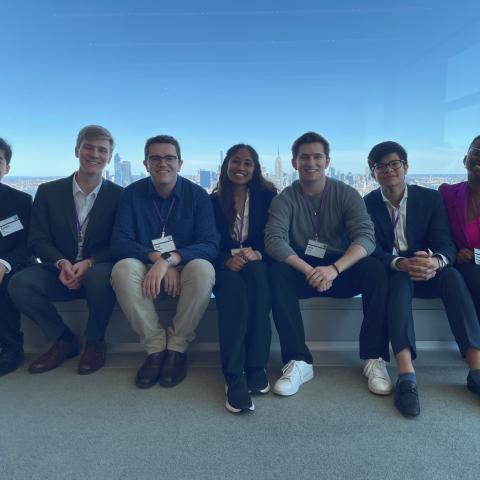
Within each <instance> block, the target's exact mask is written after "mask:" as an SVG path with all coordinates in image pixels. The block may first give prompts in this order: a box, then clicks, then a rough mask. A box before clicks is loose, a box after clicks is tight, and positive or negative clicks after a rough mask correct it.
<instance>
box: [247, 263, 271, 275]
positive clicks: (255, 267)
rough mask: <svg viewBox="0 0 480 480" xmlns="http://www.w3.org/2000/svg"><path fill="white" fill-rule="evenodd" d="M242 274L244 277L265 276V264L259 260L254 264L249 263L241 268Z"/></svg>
mask: <svg viewBox="0 0 480 480" xmlns="http://www.w3.org/2000/svg"><path fill="white" fill-rule="evenodd" d="M243 272H244V274H245V275H247V276H249V275H252V276H258V275H266V274H267V265H266V264H265V262H262V261H261V260H258V261H255V262H249V263H247V264H246V265H245V267H244V268H243Z"/></svg>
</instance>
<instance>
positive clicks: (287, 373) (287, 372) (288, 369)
mask: <svg viewBox="0 0 480 480" xmlns="http://www.w3.org/2000/svg"><path fill="white" fill-rule="evenodd" d="M294 368H295V360H290V361H289V362H288V363H287V364H286V365H285V366H284V367H283V368H282V376H283V377H287V378H290V377H291V376H292V374H293V369H294Z"/></svg>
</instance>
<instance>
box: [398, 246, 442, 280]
mask: <svg viewBox="0 0 480 480" xmlns="http://www.w3.org/2000/svg"><path fill="white" fill-rule="evenodd" d="M396 267H397V268H398V269H399V270H400V271H402V272H406V273H408V274H409V275H410V278H411V279H412V280H413V281H415V282H424V281H426V280H430V279H431V278H433V277H434V276H435V275H436V274H437V270H438V268H439V262H438V259H437V258H436V257H432V255H431V253H429V252H425V251H418V252H414V253H413V257H409V258H402V259H401V260H399V261H398V262H397V263H396Z"/></svg>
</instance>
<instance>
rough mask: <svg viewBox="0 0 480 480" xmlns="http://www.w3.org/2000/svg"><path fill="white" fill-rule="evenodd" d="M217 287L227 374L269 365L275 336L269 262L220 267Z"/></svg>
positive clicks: (217, 274) (220, 338) (220, 337)
mask: <svg viewBox="0 0 480 480" xmlns="http://www.w3.org/2000/svg"><path fill="white" fill-rule="evenodd" d="M213 291H214V293H215V298H216V303H217V311H218V331H219V341H220V358H221V361H222V370H223V373H224V375H225V377H226V378H227V379H228V378H229V377H230V376H236V375H241V374H242V373H243V372H244V371H247V370H249V369H253V368H265V366H266V364H267V361H268V356H269V353H270V341H271V336H272V331H271V325H270V303H271V302H270V287H269V284H268V272H267V266H266V264H265V263H264V262H263V261H255V262H249V263H247V264H246V265H245V267H244V268H243V269H242V270H241V271H240V272H232V271H231V270H229V269H226V268H222V269H218V270H217V271H216V284H215V287H214V290H213Z"/></svg>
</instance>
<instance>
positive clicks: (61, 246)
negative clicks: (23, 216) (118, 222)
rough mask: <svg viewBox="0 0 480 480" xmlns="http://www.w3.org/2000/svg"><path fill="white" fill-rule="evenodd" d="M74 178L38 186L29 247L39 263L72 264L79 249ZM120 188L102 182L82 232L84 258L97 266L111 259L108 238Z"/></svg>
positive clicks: (104, 181) (108, 182)
mask: <svg viewBox="0 0 480 480" xmlns="http://www.w3.org/2000/svg"><path fill="white" fill-rule="evenodd" d="M72 182H73V175H70V176H69V177H67V178H62V179H60V180H54V181H53V182H47V183H43V184H42V185H40V186H39V187H38V190H37V194H36V195H35V200H34V202H33V210H32V220H31V223H30V232H29V236H28V246H29V248H31V249H32V251H33V252H34V254H35V255H36V256H37V257H39V258H40V260H41V261H42V262H45V263H47V262H52V263H55V262H57V261H58V260H60V259H61V258H66V259H68V260H70V262H72V263H73V262H74V261H75V258H76V256H77V250H78V235H77V220H76V214H77V213H76V210H75V202H74V199H73V191H72V188H73V187H72ZM122 190H123V189H122V187H120V186H119V185H115V184H114V183H112V182H110V181H108V180H103V182H102V186H101V188H100V191H99V192H98V196H97V198H96V199H95V203H94V204H93V208H92V211H91V213H90V219H89V221H88V225H87V229H86V231H85V240H84V245H83V257H84V258H89V257H93V259H94V260H95V262H96V263H98V262H105V261H109V260H112V255H111V253H110V237H111V235H112V228H113V222H114V219H115V214H116V211H117V206H118V201H119V199H120V195H121V193H122Z"/></svg>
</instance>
